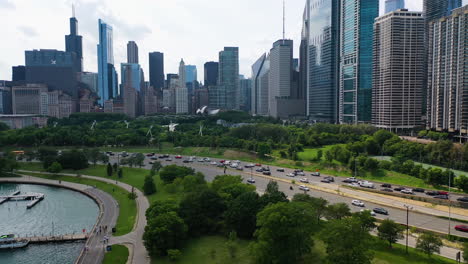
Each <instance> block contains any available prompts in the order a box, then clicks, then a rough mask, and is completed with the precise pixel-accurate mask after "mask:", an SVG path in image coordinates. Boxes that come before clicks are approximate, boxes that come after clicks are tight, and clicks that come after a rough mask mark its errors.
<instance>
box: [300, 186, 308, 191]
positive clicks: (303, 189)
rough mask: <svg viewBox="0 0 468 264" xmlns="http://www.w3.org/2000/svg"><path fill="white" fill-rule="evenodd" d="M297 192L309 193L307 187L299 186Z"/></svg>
mask: <svg viewBox="0 0 468 264" xmlns="http://www.w3.org/2000/svg"><path fill="white" fill-rule="evenodd" d="M299 190H302V191H306V192H308V191H310V189H309V187H306V186H304V185H301V186H299Z"/></svg>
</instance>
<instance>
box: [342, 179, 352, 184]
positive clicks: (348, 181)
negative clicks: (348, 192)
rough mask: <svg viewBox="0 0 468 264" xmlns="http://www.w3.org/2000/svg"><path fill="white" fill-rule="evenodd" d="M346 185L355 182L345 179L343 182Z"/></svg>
mask: <svg viewBox="0 0 468 264" xmlns="http://www.w3.org/2000/svg"><path fill="white" fill-rule="evenodd" d="M343 182H344V183H353V182H354V181H353V180H349V179H345V180H343Z"/></svg>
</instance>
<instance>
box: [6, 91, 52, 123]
mask: <svg viewBox="0 0 468 264" xmlns="http://www.w3.org/2000/svg"><path fill="white" fill-rule="evenodd" d="M47 92H48V89H47V85H44V84H27V85H23V86H14V87H13V88H12V89H11V95H12V112H13V115H44V116H45V115H47V114H48V103H49V102H48V93H47Z"/></svg>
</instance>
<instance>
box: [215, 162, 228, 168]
mask: <svg viewBox="0 0 468 264" xmlns="http://www.w3.org/2000/svg"><path fill="white" fill-rule="evenodd" d="M216 167H218V168H222V167H226V166H225V165H224V164H222V163H218V165H216Z"/></svg>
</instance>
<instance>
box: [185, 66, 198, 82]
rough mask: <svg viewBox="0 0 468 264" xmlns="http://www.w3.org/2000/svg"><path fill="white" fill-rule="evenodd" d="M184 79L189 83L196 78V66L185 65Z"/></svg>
mask: <svg viewBox="0 0 468 264" xmlns="http://www.w3.org/2000/svg"><path fill="white" fill-rule="evenodd" d="M185 78H186V79H185V81H186V82H188V83H191V82H193V81H196V80H197V66H195V65H185Z"/></svg>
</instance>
